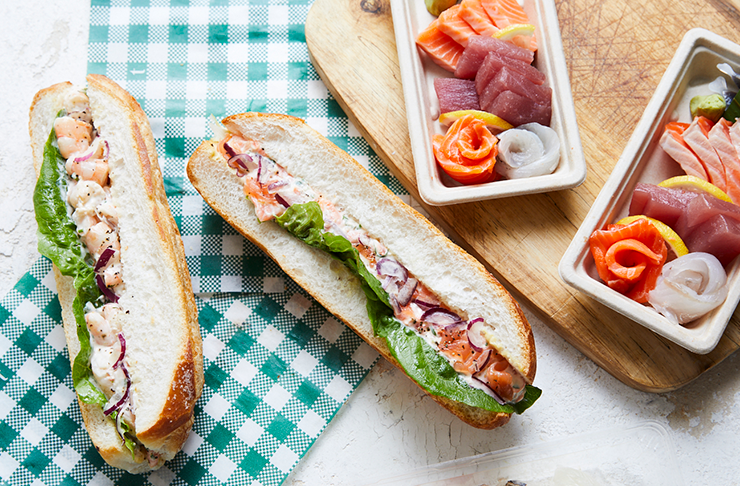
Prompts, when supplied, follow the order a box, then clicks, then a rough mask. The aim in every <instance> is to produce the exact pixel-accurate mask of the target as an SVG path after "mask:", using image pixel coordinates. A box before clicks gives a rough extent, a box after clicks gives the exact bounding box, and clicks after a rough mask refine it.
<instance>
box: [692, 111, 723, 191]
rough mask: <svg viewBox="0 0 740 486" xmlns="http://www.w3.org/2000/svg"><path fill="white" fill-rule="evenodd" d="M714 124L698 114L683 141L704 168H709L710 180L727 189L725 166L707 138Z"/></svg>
mask: <svg viewBox="0 0 740 486" xmlns="http://www.w3.org/2000/svg"><path fill="white" fill-rule="evenodd" d="M713 125H714V124H713V123H712V121H711V120H710V119H708V118H706V117H703V116H697V117H696V118H694V121H692V122H691V124H690V125H689V128H687V129H686V131H684V132H683V135H682V137H683V141H684V142H686V144H687V145H688V146H689V147H690V148H691V150H693V151H694V153H695V154H696V156H697V157H699V160H701V161H702V162H703V163H704V168H705V169H706V170H707V175H708V176H709V182H711V183H712V184H714V185H715V186H717V187H719V188H720V189H722V190H723V191H726V190H727V182H726V179H725V168H724V167H723V166H722V161H721V160H719V155H717V151H716V150H714V147H712V144H711V143H709V139H708V138H707V136H708V135H709V130H711V128H712V126H713Z"/></svg>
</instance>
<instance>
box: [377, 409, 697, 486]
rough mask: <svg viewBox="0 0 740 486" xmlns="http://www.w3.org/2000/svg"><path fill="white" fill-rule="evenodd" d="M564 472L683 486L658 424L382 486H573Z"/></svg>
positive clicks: (604, 482) (515, 451)
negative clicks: (517, 485) (514, 483)
mask: <svg viewBox="0 0 740 486" xmlns="http://www.w3.org/2000/svg"><path fill="white" fill-rule="evenodd" d="M566 470H570V471H571V472H572V471H573V470H575V471H578V472H579V473H580V474H585V475H587V477H588V478H589V479H590V480H591V481H590V482H585V481H584V480H583V478H582V477H581V478H579V479H580V481H578V482H577V484H589V485H591V486H612V485H615V486H616V485H619V486H623V485H626V484H628V485H630V486H641V485H644V486H681V485H683V484H684V482H683V479H681V474H680V472H679V469H678V467H677V463H676V453H675V448H674V446H673V441H672V440H671V436H670V433H669V432H668V430H667V429H666V428H665V427H663V426H662V425H661V424H660V423H658V422H654V421H645V422H642V423H639V424H637V425H635V426H632V427H629V428H623V427H620V428H613V429H607V430H602V431H598V432H592V433H589V434H582V435H574V436H571V437H568V438H566V439H560V440H554V441H550V442H542V443H539V444H534V445H526V446H521V447H515V448H511V449H505V450H502V451H497V452H489V453H486V454H480V455H477V456H474V457H466V458H463V459H458V460H455V461H449V462H444V463H441V464H435V465H432V466H427V467H424V468H420V469H417V470H414V471H410V472H408V473H405V474H403V475H401V476H396V477H392V478H383V479H381V480H379V481H375V482H373V483H372V484H374V485H378V486H379V485H384V486H401V485H403V486H422V485H423V486H480V485H488V486H504V485H505V484H506V481H507V480H518V481H520V482H521V483H526V484H527V486H552V485H554V484H575V483H576V481H572V482H567V481H566V482H564V481H563V480H560V481H558V482H556V479H555V478H556V477H557V476H558V475H559V474H563V473H564V472H565V471H566Z"/></svg>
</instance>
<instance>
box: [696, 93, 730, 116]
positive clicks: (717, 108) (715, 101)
mask: <svg viewBox="0 0 740 486" xmlns="http://www.w3.org/2000/svg"><path fill="white" fill-rule="evenodd" d="M689 107H690V109H691V118H695V117H697V116H703V117H706V118H709V119H710V120H712V121H713V122H716V121H717V120H719V119H720V118H721V117H722V114H723V113H724V112H725V99H724V98H723V97H722V95H720V94H712V95H707V96H694V97H693V98H691V101H690V103H689Z"/></svg>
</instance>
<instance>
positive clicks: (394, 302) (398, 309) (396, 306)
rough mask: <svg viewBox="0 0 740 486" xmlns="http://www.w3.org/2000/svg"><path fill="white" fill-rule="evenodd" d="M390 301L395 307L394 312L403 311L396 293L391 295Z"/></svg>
mask: <svg viewBox="0 0 740 486" xmlns="http://www.w3.org/2000/svg"><path fill="white" fill-rule="evenodd" d="M388 301H389V302H390V303H391V307H393V312H395V313H396V314H399V313H400V312H401V306H400V305H398V299H396V296H395V295H389V296H388Z"/></svg>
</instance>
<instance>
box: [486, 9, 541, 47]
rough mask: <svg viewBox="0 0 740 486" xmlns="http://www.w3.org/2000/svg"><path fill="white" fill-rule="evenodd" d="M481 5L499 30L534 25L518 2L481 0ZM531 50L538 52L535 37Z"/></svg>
mask: <svg viewBox="0 0 740 486" xmlns="http://www.w3.org/2000/svg"><path fill="white" fill-rule="evenodd" d="M481 5H482V6H483V10H485V12H486V13H487V14H488V16H489V17H490V18H491V20H493V23H494V24H495V25H496V27H498V28H499V29H503V28H505V27H508V26H509V25H514V24H531V23H532V22H531V21H530V20H529V17H527V14H526V13H525V12H524V9H523V8H522V6H521V5H519V2H517V0H481ZM530 49H531V50H532V51H536V50H537V41H536V40H535V37H534V36H532V41H531V44H530Z"/></svg>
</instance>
